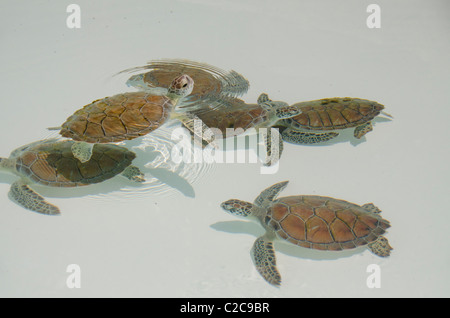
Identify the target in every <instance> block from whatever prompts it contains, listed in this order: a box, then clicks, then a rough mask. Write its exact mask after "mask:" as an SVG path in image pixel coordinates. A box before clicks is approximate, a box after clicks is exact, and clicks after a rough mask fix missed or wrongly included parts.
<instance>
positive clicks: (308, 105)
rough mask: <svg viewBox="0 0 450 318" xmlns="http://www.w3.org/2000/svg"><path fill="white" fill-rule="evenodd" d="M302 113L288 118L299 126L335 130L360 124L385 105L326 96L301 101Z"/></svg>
mask: <svg viewBox="0 0 450 318" xmlns="http://www.w3.org/2000/svg"><path fill="white" fill-rule="evenodd" d="M292 106H296V107H299V108H300V109H301V111H302V113H301V114H299V115H297V116H294V117H292V118H290V119H286V122H287V123H289V124H290V125H292V126H293V127H297V128H304V129H311V130H334V129H343V128H350V127H356V126H359V125H361V124H363V123H365V122H367V121H370V120H372V119H373V118H374V117H376V116H377V115H379V114H380V112H381V111H382V110H383V109H384V106H383V105H381V104H378V103H377V102H373V101H369V100H365V99H358V98H350V97H344V98H325V99H320V100H315V101H309V102H300V103H296V104H294V105H292Z"/></svg>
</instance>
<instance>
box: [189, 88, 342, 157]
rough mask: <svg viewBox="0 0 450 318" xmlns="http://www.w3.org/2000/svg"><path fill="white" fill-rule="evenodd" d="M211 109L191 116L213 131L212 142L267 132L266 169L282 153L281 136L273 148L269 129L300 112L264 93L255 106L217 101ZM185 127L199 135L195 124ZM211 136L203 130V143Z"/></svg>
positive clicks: (326, 136)
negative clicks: (260, 130)
mask: <svg viewBox="0 0 450 318" xmlns="http://www.w3.org/2000/svg"><path fill="white" fill-rule="evenodd" d="M215 104H221V105H225V107H217V108H216V107H214V105H215ZM212 108H213V109H214V110H213V109H209V110H208V109H206V110H205V108H202V109H201V110H199V111H193V112H191V113H192V114H194V115H195V117H196V118H199V119H200V120H201V122H200V124H202V127H203V128H206V129H207V128H214V129H215V130H214V133H215V134H214V139H217V138H227V137H234V136H237V135H240V134H243V133H244V132H246V131H247V130H248V129H251V128H254V129H255V130H256V131H257V132H258V131H259V129H260V128H268V129H267V130H266V131H265V134H264V138H265V140H264V142H265V144H266V149H267V152H268V153H267V161H266V164H267V165H271V164H274V163H275V162H276V161H278V159H279V156H280V155H281V153H282V150H283V140H282V136H281V138H280V136H278V144H275V145H273V144H272V140H273V141H276V138H273V137H272V134H273V133H274V131H273V130H272V129H270V128H271V127H273V126H279V125H282V124H283V122H284V120H287V119H288V118H292V117H293V116H298V115H299V114H300V112H301V111H300V109H299V108H298V107H296V106H289V105H288V104H287V103H285V102H281V101H272V100H270V99H269V97H268V95H267V94H265V93H262V94H261V95H260V96H259V97H258V103H257V104H247V103H245V102H244V101H243V100H241V99H238V98H220V99H217V100H216V101H214V102H213V103H212ZM184 126H185V127H186V128H188V129H189V130H190V132H191V134H192V135H197V136H199V135H200V134H199V133H198V132H195V131H196V129H197V130H198V129H199V128H196V126H195V124H194V121H190V122H189V121H185V122H184ZM197 127H198V126H197ZM299 134H301V133H299ZM304 134H307V133H304ZM210 135H211V133H209V134H208V133H207V132H206V131H205V130H203V131H202V134H201V136H203V138H202V139H203V140H204V141H205V142H206V143H208V142H209V141H210V140H212V139H213V138H210ZM319 135H320V136H321V138H322V140H326V139H331V138H333V137H334V133H322V134H319ZM205 136H206V137H207V138H205ZM305 138H306V137H305Z"/></svg>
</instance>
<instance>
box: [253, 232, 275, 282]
mask: <svg viewBox="0 0 450 318" xmlns="http://www.w3.org/2000/svg"><path fill="white" fill-rule="evenodd" d="M252 257H253V261H254V263H255V266H256V269H257V270H258V272H259V273H260V274H261V276H262V277H264V279H265V280H266V281H267V282H269V283H270V284H272V285H275V286H280V284H281V276H280V273H279V272H278V269H277V261H276V257H275V249H274V248H273V243H272V240H270V239H268V238H267V235H264V236H261V237H259V238H258V239H257V240H256V241H255V243H254V244H253V248H252Z"/></svg>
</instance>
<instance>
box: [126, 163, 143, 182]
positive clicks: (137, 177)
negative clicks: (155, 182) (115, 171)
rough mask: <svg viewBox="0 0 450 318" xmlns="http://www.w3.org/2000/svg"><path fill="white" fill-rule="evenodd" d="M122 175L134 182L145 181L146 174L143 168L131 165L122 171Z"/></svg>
mask: <svg viewBox="0 0 450 318" xmlns="http://www.w3.org/2000/svg"><path fill="white" fill-rule="evenodd" d="M122 175H123V176H124V177H125V178H127V179H129V180H131V181H134V182H145V175H144V174H143V173H142V172H141V170H140V169H139V168H138V167H136V166H133V165H130V166H128V167H126V168H125V170H124V171H123V172H122Z"/></svg>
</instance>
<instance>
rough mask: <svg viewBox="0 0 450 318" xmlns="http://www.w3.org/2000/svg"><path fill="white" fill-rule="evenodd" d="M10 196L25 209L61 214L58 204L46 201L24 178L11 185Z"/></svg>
mask: <svg viewBox="0 0 450 318" xmlns="http://www.w3.org/2000/svg"><path fill="white" fill-rule="evenodd" d="M8 196H9V197H10V199H11V200H13V201H14V202H16V203H17V204H19V205H20V206H22V207H24V208H25V209H28V210H31V211H35V212H38V213H42V214H48V215H56V214H60V212H59V209H58V208H57V207H56V206H54V205H53V204H50V203H48V202H47V201H45V199H44V198H43V197H42V196H41V195H39V194H38V193H36V192H35V191H33V190H32V189H31V188H30V187H29V186H28V185H27V184H26V183H25V182H23V181H22V180H19V181H16V182H14V183H13V184H12V185H11V189H10V190H9V193H8Z"/></svg>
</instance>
